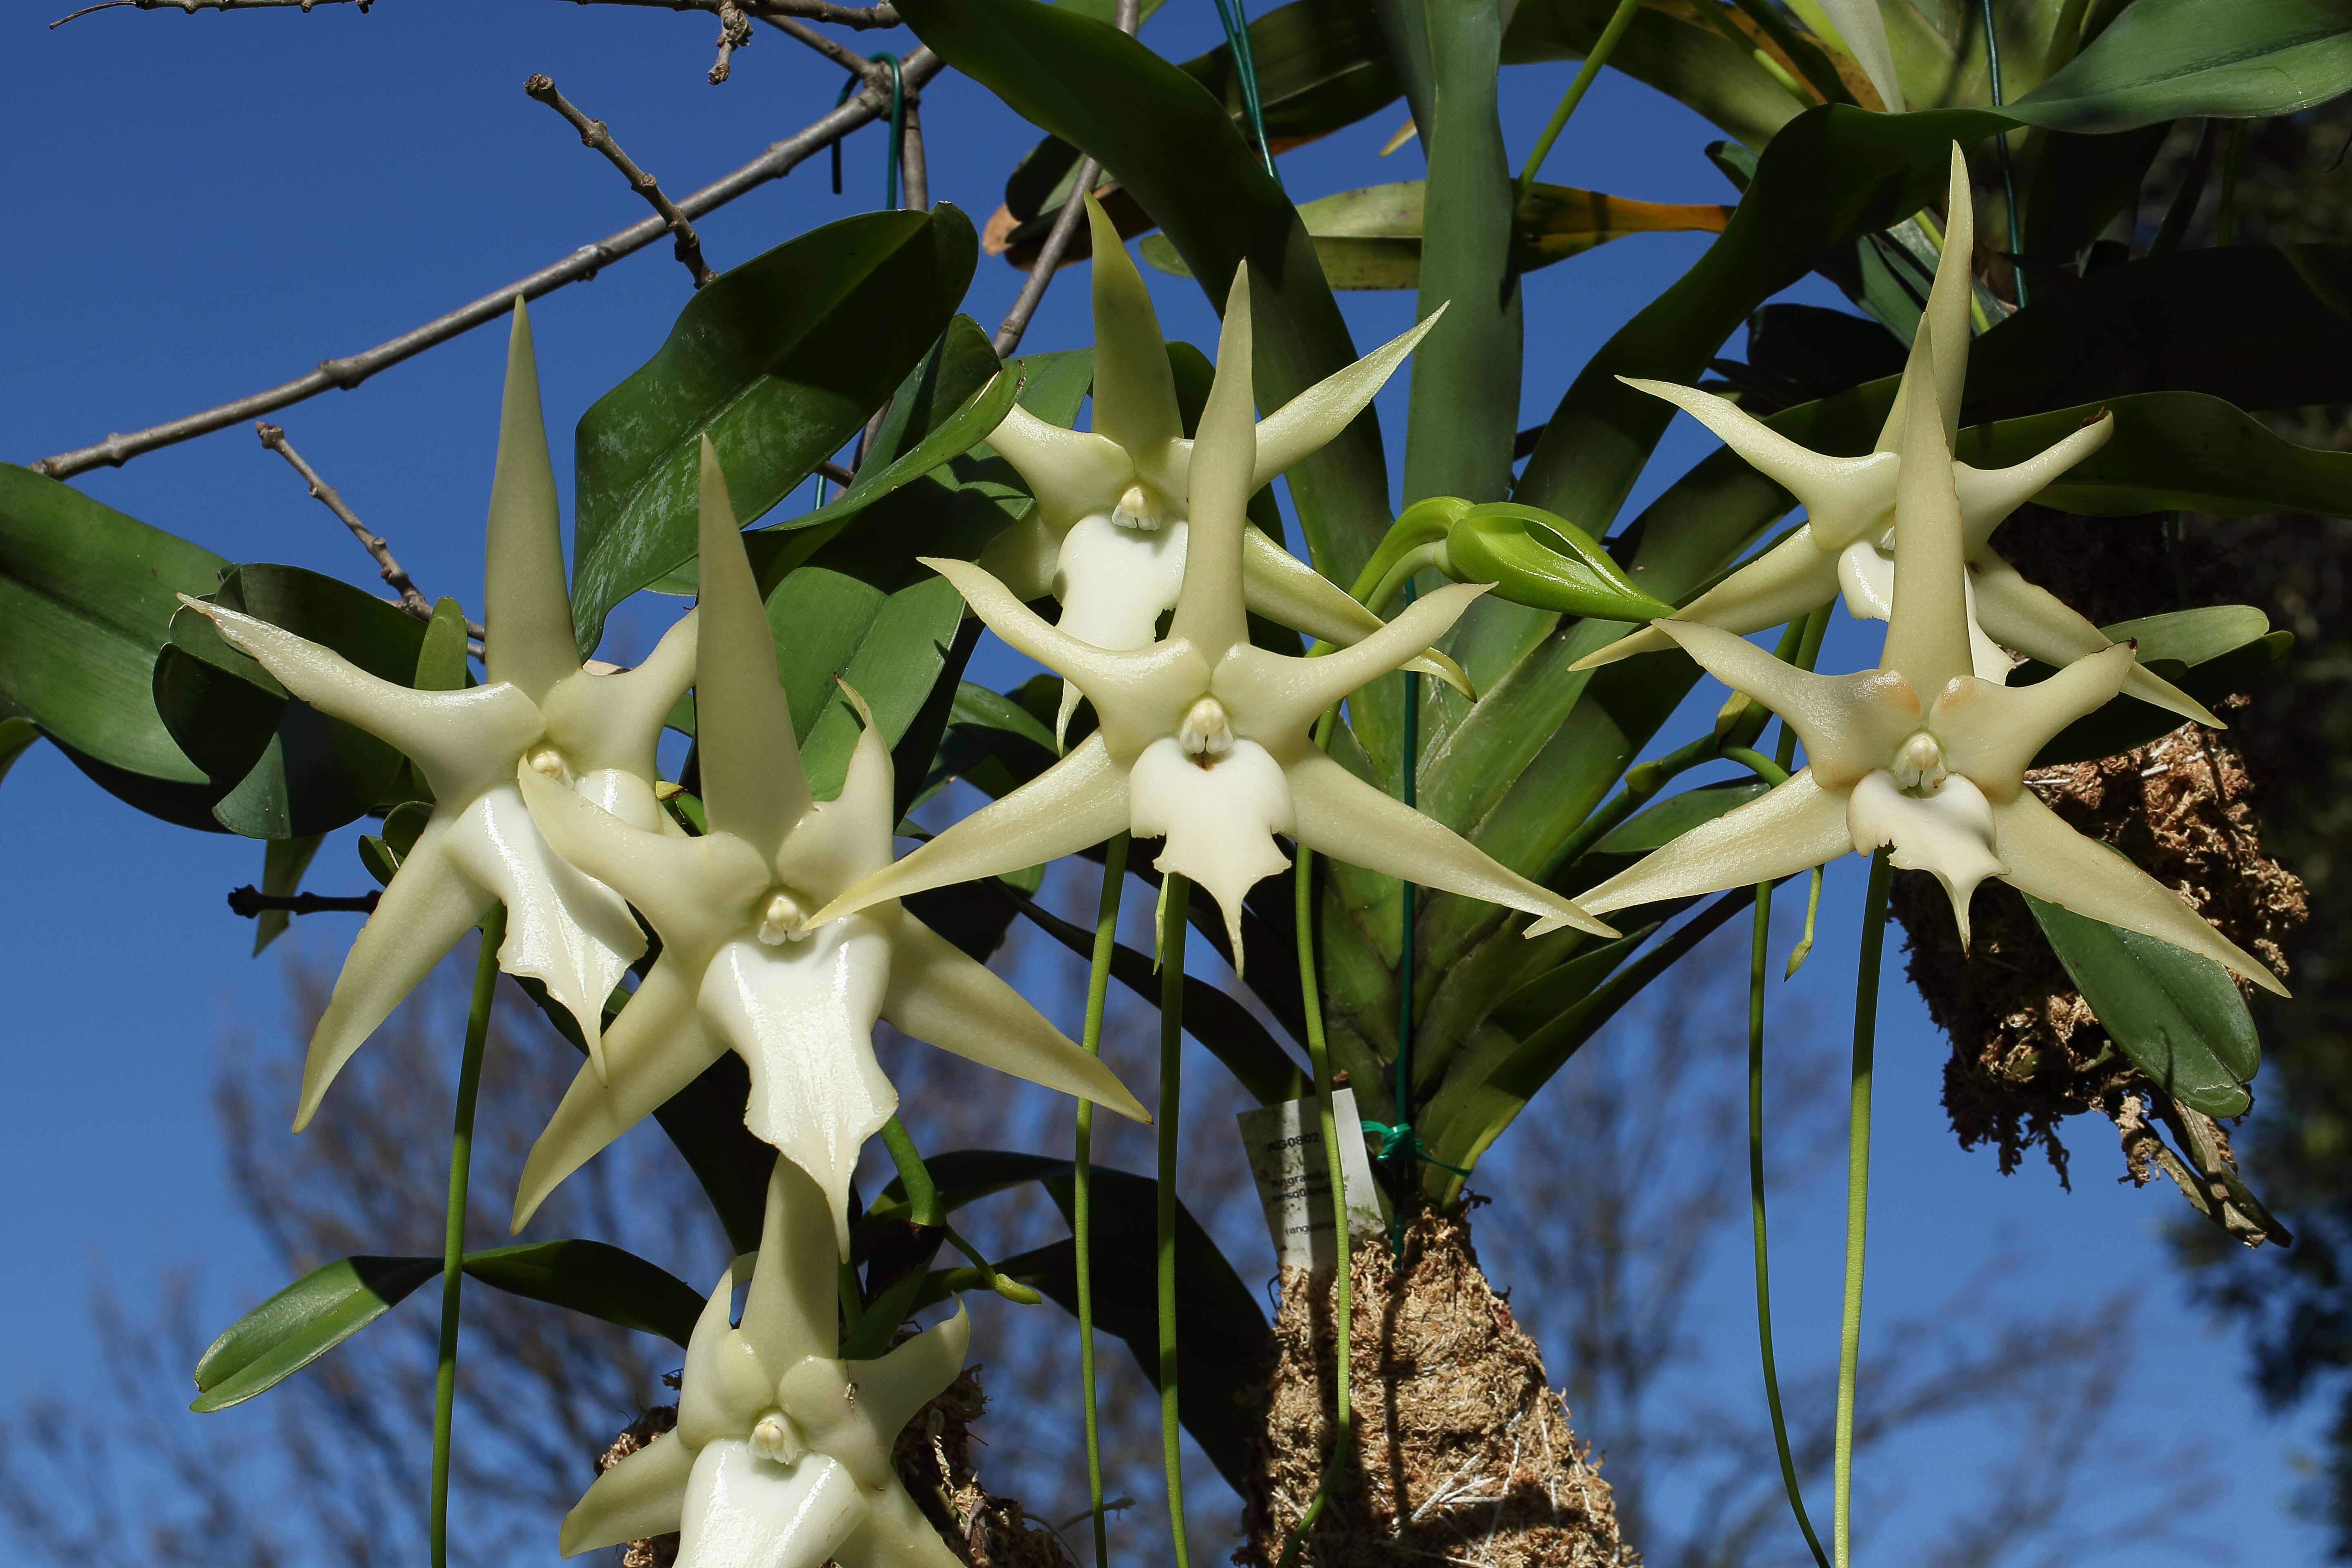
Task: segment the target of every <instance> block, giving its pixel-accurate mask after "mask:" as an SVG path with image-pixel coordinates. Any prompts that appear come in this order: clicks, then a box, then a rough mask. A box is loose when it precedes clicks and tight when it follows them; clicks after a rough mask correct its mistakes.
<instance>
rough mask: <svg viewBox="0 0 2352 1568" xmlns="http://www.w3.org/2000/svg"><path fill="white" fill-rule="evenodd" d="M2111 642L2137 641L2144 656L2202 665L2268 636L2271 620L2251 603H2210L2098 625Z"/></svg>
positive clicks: (2140, 655)
mask: <svg viewBox="0 0 2352 1568" xmlns="http://www.w3.org/2000/svg"><path fill="white" fill-rule="evenodd" d="M2099 629H2100V630H2101V631H2102V632H2104V633H2105V635H2106V637H2107V639H2108V640H2109V641H2111V642H2128V643H2137V645H2138V648H2139V657H2140V658H2142V659H2151V658H2168V659H2173V660H2176V661H2177V662H2179V663H2181V664H2203V663H2204V662H2205V661H2206V660H2207V659H2209V658H2221V656H2222V655H2223V654H2225V653H2230V652H2232V651H2234V650H2236V649H2238V648H2242V647H2245V646H2246V645H2247V644H2248V643H2250V642H2253V641H2255V640H2256V639H2258V638H2260V637H2265V636H2268V635H2269V632H2270V629H2271V619H2270V617H2269V616H2265V615H2264V614H2263V613H2262V612H2261V611H2260V610H2258V609H2256V608H2254V607H2253V606H2252V605H2206V606H2205V607H2204V608H2202V609H2197V610H2168V611H2167V612H2166V613H2165V614H2163V615H2160V616H2141V617H2140V618H2139V619H2137V620H2136V621H2117V622H2116V624H2115V625H2113V626H2102V627H2100V628H2099Z"/></svg>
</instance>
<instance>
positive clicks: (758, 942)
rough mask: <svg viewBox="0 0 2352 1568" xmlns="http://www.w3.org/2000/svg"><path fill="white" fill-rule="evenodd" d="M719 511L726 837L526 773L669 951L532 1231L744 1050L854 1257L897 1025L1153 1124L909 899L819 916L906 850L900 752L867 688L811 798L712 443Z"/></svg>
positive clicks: (523, 1211) (717, 739) (714, 625)
mask: <svg viewBox="0 0 2352 1568" xmlns="http://www.w3.org/2000/svg"><path fill="white" fill-rule="evenodd" d="M701 506H702V522H701V527H702V536H701V562H702V567H701V582H702V603H701V605H700V610H699V616H700V626H699V628H698V633H697V636H698V639H699V642H700V645H701V646H700V650H699V652H698V656H697V662H698V665H699V666H700V671H701V673H700V675H699V677H698V679H697V682H696V686H695V715H696V725H695V732H696V743H697V747H698V754H699V756H700V758H701V766H702V804H703V808H704V810H705V812H706V813H707V816H708V820H709V827H710V831H709V833H707V834H705V835H703V836H702V837H699V838H682V837H665V836H663V835H662V834H659V833H656V832H651V831H649V830H647V829H646V828H644V827H641V826H635V825H634V824H631V823H629V822H627V821H625V820H624V819H623V818H621V817H619V816H614V815H613V814H611V813H609V812H606V811H604V810H603V809H601V808H600V807H598V806H597V805H595V804H594V803H593V802H592V801H590V800H587V799H585V798H583V796H581V795H577V794H575V793H573V792H572V791H569V790H565V789H562V788H559V787H558V786H557V785H556V784H555V783H554V781H553V780H551V779H545V778H541V777H539V776H538V775H536V774H534V773H531V772H530V769H529V768H525V769H523V770H521V772H520V774H519V777H520V781H521V784H522V791H523V798H524V800H525V801H526V803H528V805H530V813H531V816H532V818H533V819H534V820H535V821H536V822H537V823H538V825H539V829H540V831H541V833H543V834H545V835H546V837H547V841H548V842H549V843H550V844H552V845H553V846H554V847H556V849H557V851H558V852H559V853H561V854H562V856H563V858H565V859H567V860H569V861H571V862H572V864H573V865H575V866H578V867H580V868H583V870H585V871H586V872H587V873H588V874H589V875H591V876H593V877H597V878H600V879H603V880H604V881H605V882H608V883H610V884H611V885H612V886H613V887H614V888H617V889H620V890H621V892H623V893H624V894H625V895H627V897H628V900H629V902H630V903H632V904H635V906H636V907H637V909H638V910H641V911H643V913H644V915H645V917H646V921H648V922H649V923H650V924H651V925H652V926H653V928H654V930H655V931H656V932H658V933H659V934H660V936H661V940H662V951H661V956H660V958H659V959H657V960H656V962H655V963H654V966H653V968H652V969H651V970H650V971H649V972H648V973H646V978H645V981H644V983H643V984H640V985H639V986H638V987H637V989H636V992H635V994H634V995H633V996H632V997H631V998H630V999H629V1003H628V1005H627V1007H626V1008H625V1009H624V1010H623V1012H622V1014H621V1016H620V1018H619V1020H618V1021H617V1022H615V1023H614V1026H613V1030H612V1034H611V1036H610V1037H608V1038H607V1039H606V1040H605V1042H604V1052H605V1072H604V1075H603V1076H602V1077H599V1076H598V1075H597V1074H595V1073H593V1072H592V1071H589V1070H587V1069H585V1068H583V1069H582V1071H581V1074H580V1076H579V1078H578V1079H575V1080H574V1081H573V1083H572V1088H571V1089H570V1091H569V1092H567V1093H566V1094H565V1095H564V1097H563V1102H562V1105H561V1106H560V1107H559V1108H558V1109H557V1110H556V1112H555V1115H554V1118H553V1119H552V1120H551V1121H550V1122H549V1123H548V1125H547V1130H546V1131H544V1132H542V1133H541V1135H540V1139H539V1142H537V1144H535V1145H534V1146H533V1147H532V1149H531V1152H530V1159H529V1161H528V1162H527V1163H525V1165H524V1167H523V1174H522V1187H521V1191H520V1194H518V1195H517V1197H516V1200H515V1215H514V1225H515V1228H516V1229H518V1230H520V1229H521V1228H522V1226H523V1223H524V1222H525V1221H526V1220H528V1219H529V1218H530V1215H531V1213H532V1211H533V1210H535V1209H537V1208H538V1207H539V1205H540V1203H541V1200H543V1199H544V1198H545V1197H546V1196H547V1194H549V1193H550V1192H551V1191H552V1190H553V1189H554V1187H555V1185H556V1184H557V1183H559V1182H561V1181H562V1180H563V1178H564V1177H566V1176H568V1175H570V1174H571V1173H572V1172H573V1171H575V1170H577V1169H579V1168H580V1166H581V1165H582V1164H583V1163H586V1162H587V1161H588V1160H589V1158H590V1157H592V1156H593V1155H594V1154H595V1153H596V1152H597V1151H598V1150H600V1149H602V1148H604V1145H605V1144H607V1143H610V1142H612V1141H613V1140H614V1139H615V1138H617V1137H619V1136H620V1135H621V1134H622V1133H624V1132H625V1131H628V1130H629V1129H630V1128H631V1127H633V1126H635V1124H636V1123H637V1122H638V1121H640V1120H642V1119H643V1118H644V1117H645V1116H646V1114H647V1113H648V1112H650V1111H652V1110H654V1109H655V1108H656V1107H657V1106H659V1105H660V1104H661V1103H662V1102H663V1101H665V1100H667V1099H669V1097H670V1096H671V1095H673V1094H676V1093H677V1091H678V1090H679V1089H684V1088H685V1087H686V1086H687V1085H688V1083H689V1082H691V1081H693V1079H695V1077H696V1076H697V1075H698V1074H699V1073H700V1072H701V1071H702V1070H703V1068H707V1067H709V1065H710V1064H711V1063H712V1062H714V1061H716V1060H717V1059H718V1058H719V1055H720V1054H721V1053H722V1052H725V1051H727V1050H729V1049H732V1050H734V1051H735V1052H736V1054H738V1055H739V1056H740V1057H741V1058H743V1060H744V1062H745V1063H746V1064H747V1065H748V1066H749V1067H750V1068H751V1102H750V1104H749V1105H748V1106H747V1107H746V1108H745V1110H744V1117H743V1120H744V1123H745V1125H747V1126H748V1127H750V1128H751V1131H752V1132H753V1133H755V1134H756V1135H757V1136H759V1137H760V1138H761V1139H763V1140H764V1141H766V1142H770V1143H772V1144H774V1145H775V1146H776V1147H777V1148H778V1149H779V1150H781V1151H782V1153H783V1156H784V1158H785V1159H786V1160H789V1161H791V1162H792V1163H794V1164H796V1165H798V1166H799V1167H800V1168H801V1169H803V1171H806V1172H807V1173H809V1175H810V1176H811V1177H812V1178H814V1180H815V1182H816V1184H817V1185H818V1186H819V1187H820V1188H822V1189H823V1191H824V1194H825V1196H826V1198H827V1200H828V1201H829V1202H830V1203H831V1204H832V1205H833V1220H834V1226H835V1231H836V1233H837V1237H836V1239H837V1240H838V1241H839V1242H840V1245H841V1251H842V1254H843V1256H844V1257H846V1256H847V1255H848V1251H849V1180H850V1175H851V1173H853V1172H854V1171H855V1170H856V1165H857V1153H858V1150H859V1148H860V1147H861V1146H863V1145H864V1143H865V1142H866V1139H867V1138H868V1137H870V1136H872V1135H873V1134H874V1133H875V1132H876V1131H878V1130H880V1128H881V1126H882V1124H883V1123H884V1122H886V1121H888V1120H889V1119H890V1117H891V1114H892V1113H893V1112H894V1111H895V1110H897V1109H898V1090H897V1089H893V1088H892V1087H891V1084H890V1080H889V1079H887V1077H885V1076H884V1075H883V1072H882V1068H881V1067H880V1065H879V1064H878V1063H877V1061H876V1060H875V1058H874V1022H875V1019H876V1018H877V1017H881V1018H887V1019H888V1020H889V1021H890V1022H891V1023H892V1024H895V1025H897V1026H898V1027H899V1028H901V1029H903V1030H905V1031H906V1032H907V1033H908V1034H909V1035H912V1036H914V1037H916V1038H918V1039H922V1040H928V1041H929V1042H930V1043H931V1044H933V1045H935V1046H938V1047H941V1048H942V1049H945V1050H950V1051H953V1052H955V1053H956V1054H957V1055H958V1056H962V1057H969V1058H971V1059H972V1060H973V1061H976V1062H980V1063H982V1064H984V1065H986V1066H989V1067H992V1068H999V1069H1001V1070H1003V1071H1005V1072H1009V1073H1013V1074H1015V1075H1017V1076H1019V1077H1022V1078H1025V1079H1030V1080H1031V1081H1032V1082H1034V1083H1042V1084H1044V1085H1045V1086H1046V1087H1047V1088H1049V1089H1061V1090H1063V1091H1065V1092H1066V1093H1069V1094H1075V1095H1077V1096H1079V1097H1081V1098H1083V1099H1087V1100H1094V1101H1095V1102H1096V1103H1097V1104H1099V1105H1104V1106H1108V1108H1110V1109H1111V1110H1116V1111H1118V1113H1119V1114H1120V1115H1122V1116H1128V1117H1132V1118H1134V1119H1135V1120H1136V1121H1150V1116H1149V1115H1147V1114H1146V1113H1145V1111H1144V1109H1143V1107H1142V1106H1141V1105H1139V1104H1138V1103H1137V1101H1136V1099H1135V1097H1134V1096H1133V1095H1131V1094H1129V1092H1128V1091H1127V1090H1126V1089H1125V1088H1123V1087H1122V1086H1121V1085H1120V1083H1119V1081H1118V1078H1117V1077H1116V1076H1115V1075H1114V1074H1113V1073H1112V1072H1111V1070H1110V1069H1109V1068H1107V1067H1105V1066H1103V1064H1102V1063H1101V1062H1100V1061H1098V1060H1097V1059H1096V1058H1093V1057H1090V1056H1088V1055H1087V1053H1086V1052H1084V1051H1082V1050H1080V1049H1079V1048H1078V1047H1076V1046H1075V1045H1073V1044H1072V1043H1071V1042H1070V1041H1069V1040H1067V1039H1066V1038H1064V1037H1063V1036H1062V1035H1061V1034H1060V1032H1059V1031H1057V1030H1056V1029H1055V1027H1054V1026H1052V1025H1051V1024H1049V1023H1047V1022H1046V1021H1045V1019H1044V1018H1043V1017H1042V1016H1039V1014H1038V1012H1037V1010H1036V1009H1035V1008H1034V1007H1032V1006H1031V1005H1029V1004H1028V1003H1027V1002H1024V1001H1023V1000H1022V998H1021V996H1020V994H1019V993H1017V992H1015V991H1014V990H1013V988H1012V987H1011V986H1010V985H1007V984H1005V983H1004V982H1003V981H1002V980H1000V979H998V978H997V977H996V976H995V975H994V974H992V973H990V972H989V971H988V970H987V969H986V968H985V967H983V966H982V965H981V964H979V963H974V962H973V961H972V960H971V958H969V957H967V956H965V954H964V953H963V952H961V950H960V949H958V948H956V947H955V946H954V945H953V944H951V943H950V942H948V941H947V939H946V938H944V937H941V936H940V935H938V934H936V933H935V932H933V931H932V930H931V929H930V928H929V926H927V925H925V924H923V922H922V921H919V920H917V919H916V918H915V917H914V916H913V915H910V914H908V912H907V911H906V910H902V909H900V908H899V907H898V903H897V901H896V900H895V899H893V900H869V903H870V904H871V906H872V907H863V906H862V907H861V908H860V910H859V911H858V912H857V913H856V914H854V915H850V916H849V917H848V918H846V919H836V918H835V916H834V915H833V914H832V913H830V912H828V913H824V914H820V915H818V916H817V917H816V918H815V919H814V920H811V919H810V918H809V913H810V911H812V910H816V909H817V907H818V906H819V905H821V904H824V902H826V900H831V899H834V898H835V897H837V896H838V895H839V894H840V893H842V892H843V891H844V890H845V889H847V888H849V887H850V885H851V884H853V883H855V882H856V881H858V879H861V878H865V877H868V876H870V875H871V874H872V873H874V872H876V871H878V870H880V869H881V868H883V867H885V866H887V865H888V864H889V863H890V849H891V834H892V833H893V831H894V830H895V829H896V827H897V825H898V816H897V809H896V804H895V802H894V800H893V798H892V790H891V766H890V751H889V748H888V747H887V746H886V745H885V744H884V743H883V742H882V737H881V736H880V734H878V733H877V731H875V729H874V726H873V720H872V716H871V715H870V714H868V713H867V712H866V706H865V704H864V702H863V701H861V700H858V699H857V697H856V693H855V692H852V693H851V694H850V700H851V702H852V704H853V706H855V707H856V710H857V711H858V714H859V716H860V717H861V718H863V719H865V720H866V731H865V733H864V734H863V735H862V736H861V737H860V738H859V740H858V742H857V748H856V752H854V753H853V754H852V756H851V758H850V763H849V772H848V774H847V777H846V778H845V780H844V781H843V784H842V787H841V794H840V795H838V796H836V797H835V798H834V799H832V800H829V801H822V802H820V801H816V800H813V799H812V798H811V797H810V795H809V787H808V780H807V778H806V776H805V775H804V774H803V773H802V771H801V757H800V750H799V747H798V746H797V745H796V744H795V743H794V742H793V715H792V710H791V708H790V707H789V706H788V705H787V702H786V700H785V697H784V689H783V686H782V682H781V681H780V680H779V679H777V675H776V653H775V644H774V642H773V640H772V639H773V634H772V632H771V631H770V629H769V626H768V616H767V608H766V606H765V605H762V604H761V601H760V590H759V585H758V584H757V583H756V582H755V581H754V579H753V577H752V575H751V558H750V557H749V556H748V555H746V554H745V552H744V549H743V538H742V535H741V533H740V531H738V530H737V526H736V521H735V513H734V509H733V507H732V506H731V505H730V502H729V500H728V498H727V481H726V479H724V478H723V477H722V476H721V475H720V473H719V459H718V456H717V454H716V453H714V452H713V451H712V450H711V447H710V444H709V441H707V440H706V441H705V442H704V443H703V447H702V494H701ZM1024 864H1026V862H1024Z"/></svg>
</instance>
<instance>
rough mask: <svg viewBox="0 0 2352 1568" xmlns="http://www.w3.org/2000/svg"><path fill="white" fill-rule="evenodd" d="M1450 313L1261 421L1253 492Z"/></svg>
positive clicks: (1338, 425)
mask: <svg viewBox="0 0 2352 1568" xmlns="http://www.w3.org/2000/svg"><path fill="white" fill-rule="evenodd" d="M1444 314H1445V305H1444V304H1443V303H1441V304H1440V305H1439V306H1438V307H1437V309H1436V310H1432V311H1431V312H1430V313H1429V314H1428V315H1426V316H1424V317H1423V318H1422V320H1421V321H1418V322H1416V323H1415V324H1414V325H1413V327H1412V330H1411V331H1405V332H1401V333H1399V334H1398V335H1397V336H1395V337H1393V338H1391V339H1390V340H1389V341H1388V342H1385V343H1382V344H1381V346H1380V347H1379V348H1376V349H1374V350H1373V351H1372V352H1371V353H1368V354H1366V355H1365V356H1364V357H1363V358H1361V359H1360V360H1358V361H1357V362H1356V363H1353V364H1351V365H1349V367H1348V368H1347V369H1345V370H1342V371H1336V372H1334V373H1333V374H1329V375H1327V376H1325V377H1324V378H1323V379H1322V380H1320V381H1318V382H1317V383H1316V384H1314V385H1312V386H1310V387H1308V388H1307V390H1306V391H1304V392H1302V393H1300V394H1299V395H1297V396H1296V397H1294V398H1292V399H1291V400H1290V401H1289V402H1287V403H1286V404H1284V405H1282V406H1281V407H1279V408H1277V409H1276V410H1275V411H1274V412H1273V413H1271V414H1269V415H1267V416H1265V418H1264V419H1261V420H1259V421H1258V425H1257V451H1256V454H1255V458H1254V459H1253V460H1252V462H1251V465H1250V492H1251V493H1252V494H1253V495H1255V493H1256V492H1257V491H1259V490H1261V489H1265V487H1266V486H1267V485H1269V484H1271V483H1273V482H1274V479H1275V476H1276V475H1277V474H1280V473H1282V472H1284V471H1285V470H1286V469H1287V468H1289V467H1290V466H1291V465H1292V464H1293V463H1296V462H1297V461H1298V460H1299V459H1300V458H1304V457H1306V456H1307V455H1308V454H1309V453H1311V452H1315V451H1317V450H1318V449H1320V448H1321V447H1324V446H1325V445H1327V444H1328V442H1329V441H1330V440H1331V439H1332V437H1336V436H1338V435H1339V432H1340V431H1342V430H1345V429H1346V428H1347V427H1348V426H1349V425H1350V424H1352V423H1353V422H1354V421H1355V418H1356V416H1358V415H1359V414H1361V413H1362V412H1363V411H1364V409H1365V407H1366V405H1369V404H1370V402H1371V401H1372V396H1373V395H1374V394H1375V393H1377V392H1379V391H1380V389H1381V387H1382V386H1383V385H1385V384H1387V382H1388V379H1389V377H1390V376H1391V375H1394V374H1396V368H1397V366H1398V365H1400V364H1402V363H1404V356H1405V355H1407V354H1409V353H1412V351H1413V349H1414V347H1415V346H1416V345H1418V344H1419V343H1420V342H1421V340H1422V339H1423V338H1425V337H1427V336H1428V335H1429V332H1430V329H1431V328H1433V327H1434V326H1436V325H1437V323H1438V321H1439V320H1440V319H1441V318H1442V317H1444ZM1222 352H1223V351H1222V349H1221V350H1220V353H1222ZM1298 629H1299V630H1301V631H1307V630H1309V629H1311V628H1308V627H1306V626H1301V627H1299V628H1298Z"/></svg>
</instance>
